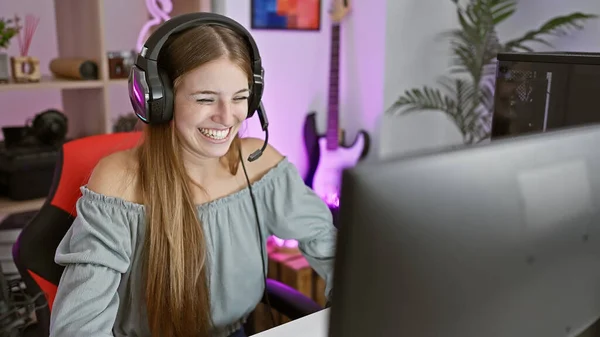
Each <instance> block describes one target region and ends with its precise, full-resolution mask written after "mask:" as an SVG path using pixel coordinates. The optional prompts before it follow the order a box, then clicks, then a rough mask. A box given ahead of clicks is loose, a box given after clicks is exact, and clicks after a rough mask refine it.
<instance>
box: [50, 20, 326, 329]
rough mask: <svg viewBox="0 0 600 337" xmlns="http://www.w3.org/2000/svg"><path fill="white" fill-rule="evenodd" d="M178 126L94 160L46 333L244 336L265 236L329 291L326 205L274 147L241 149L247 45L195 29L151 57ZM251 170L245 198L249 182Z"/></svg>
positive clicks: (223, 32) (250, 142)
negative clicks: (291, 244)
mask: <svg viewBox="0 0 600 337" xmlns="http://www.w3.org/2000/svg"><path fill="white" fill-rule="evenodd" d="M158 65H159V67H160V68H161V69H162V70H164V71H165V72H166V74H167V75H168V78H170V79H172V80H173V87H174V93H175V96H174V117H173V120H172V121H171V122H169V123H166V124H158V125H146V126H145V132H144V137H143V142H142V143H141V144H140V145H139V146H138V147H136V148H134V149H131V150H128V151H122V152H117V153H115V154H113V155H110V156H108V157H106V158H104V159H102V160H101V161H100V162H99V163H98V165H97V166H96V168H95V169H94V171H93V173H92V176H91V177H90V179H89V182H88V183H87V185H86V186H83V187H82V188H81V190H82V193H83V195H82V197H81V198H80V199H79V200H78V202H77V218H76V219H75V222H74V224H73V226H72V227H71V229H70V230H69V232H68V233H67V235H66V236H65V237H64V239H63V240H62V242H61V244H60V246H59V247H58V249H57V252H56V257H55V260H56V262H57V263H58V264H61V265H64V266H65V267H66V268H65V270H64V273H63V276H62V279H61V281H60V285H59V289H58V293H57V296H56V299H55V302H54V305H53V310H52V322H51V327H50V330H51V336H55V337H65V336H85V337H92V336H113V335H114V336H160V337H169V336H178V337H183V336H190V337H191V336H244V332H243V330H242V324H243V322H244V320H245V318H246V317H247V316H248V314H250V312H252V310H253V309H254V308H255V306H256V305H257V304H258V302H259V301H260V299H261V297H262V295H263V289H264V279H263V278H264V274H263V260H264V262H265V263H266V261H267V257H266V252H265V249H262V247H261V244H260V242H259V239H258V235H259V234H258V233H259V229H258V226H257V223H256V215H255V211H254V206H253V202H252V199H251V197H250V193H251V192H252V193H253V195H254V197H255V200H256V206H257V207H256V208H257V213H258V217H259V219H260V228H261V229H262V230H261V232H262V239H263V242H265V241H266V238H267V237H268V236H269V235H271V234H274V235H277V236H278V237H281V238H285V239H296V240H298V241H299V244H300V246H299V247H300V249H301V251H302V253H303V254H304V255H305V257H306V258H307V259H308V261H309V262H310V264H311V265H312V267H313V268H314V269H315V270H316V271H317V272H318V273H319V274H320V275H321V276H323V277H324V278H325V280H326V281H327V289H326V294H327V295H329V293H330V290H331V283H332V271H333V270H332V267H333V258H334V250H335V248H334V247H335V239H336V231H335V228H334V227H333V224H332V219H331V213H330V211H329V209H328V207H327V206H326V205H325V203H324V202H323V201H321V199H320V198H318V197H317V196H316V195H315V194H314V193H313V192H312V190H310V189H309V188H307V187H306V186H305V184H304V182H303V180H302V179H301V177H300V176H299V174H298V172H297V171H296V169H295V167H294V166H293V165H292V164H291V163H290V162H288V160H287V159H286V158H285V157H284V156H282V155H281V154H280V153H279V152H278V151H277V150H275V149H274V148H272V147H270V146H269V147H268V148H267V149H266V151H265V152H264V154H263V155H262V156H261V157H260V159H258V160H256V161H252V162H248V161H247V158H248V155H249V154H250V153H252V152H253V151H254V150H256V149H257V148H260V147H261V146H262V140H259V139H252V138H244V139H242V138H240V137H239V135H238V131H239V129H240V125H241V124H242V122H243V121H244V120H245V118H246V116H247V113H248V98H249V94H250V92H251V90H252V87H251V85H250V84H249V83H252V71H251V68H250V67H251V56H250V52H249V49H248V46H247V44H246V41H245V40H244V39H243V38H242V37H241V36H239V35H238V34H237V33H235V32H234V31H232V30H230V29H229V28H226V27H223V26H217V25H203V26H198V27H195V28H190V29H188V30H186V31H184V32H182V33H178V34H177V35H174V36H172V37H170V38H169V40H168V41H167V44H166V45H165V46H164V47H163V48H162V50H161V53H160V55H159V58H158ZM244 170H246V172H247V174H248V177H249V179H250V182H251V186H252V191H250V190H249V189H248V186H247V181H246V178H245V176H244Z"/></svg>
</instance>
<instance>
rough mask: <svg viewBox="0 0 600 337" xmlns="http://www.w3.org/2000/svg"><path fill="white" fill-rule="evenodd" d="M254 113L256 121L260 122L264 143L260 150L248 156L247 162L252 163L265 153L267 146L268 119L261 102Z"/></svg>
mask: <svg viewBox="0 0 600 337" xmlns="http://www.w3.org/2000/svg"><path fill="white" fill-rule="evenodd" d="M256 113H257V114H258V119H259V120H260V125H261V128H262V130H263V131H264V132H265V142H264V143H263V146H262V147H261V148H260V149H258V150H256V151H254V152H252V154H250V155H249V156H248V161H249V162H253V161H255V160H256V159H258V158H260V156H262V154H263V152H265V150H266V149H267V146H268V145H269V119H268V118H267V113H266V112H265V107H264V106H263V104H262V102H260V104H259V105H258V109H256Z"/></svg>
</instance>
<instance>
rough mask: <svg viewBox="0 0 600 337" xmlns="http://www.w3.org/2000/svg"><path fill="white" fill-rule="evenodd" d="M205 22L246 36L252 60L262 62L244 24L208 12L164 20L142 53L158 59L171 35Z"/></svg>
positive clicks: (144, 55) (153, 59)
mask: <svg viewBox="0 0 600 337" xmlns="http://www.w3.org/2000/svg"><path fill="white" fill-rule="evenodd" d="M204 24H211V25H221V26H225V27H227V28H229V29H232V30H233V31H235V32H236V33H238V34H239V35H240V36H242V37H244V40H245V41H246V43H247V44H248V47H249V48H250V52H251V53H252V60H253V61H254V62H256V61H259V62H260V54H259V53H258V47H257V46H256V43H255V42H254V39H253V38H252V37H251V35H250V32H248V30H246V28H244V26H242V25H240V24H239V23H238V22H237V21H235V20H232V19H230V18H228V17H226V16H224V15H220V14H215V13H208V12H199V13H186V14H182V15H179V16H176V17H173V18H172V19H170V20H168V21H166V22H164V23H163V24H162V25H161V26H159V27H158V29H157V30H156V31H154V33H153V34H152V35H150V37H149V38H148V40H146V43H144V47H143V48H142V51H141V55H142V56H143V57H144V58H146V59H147V60H152V61H156V60H158V55H159V53H160V50H161V49H162V47H163V46H164V44H165V43H166V42H167V40H168V39H169V37H170V36H171V35H173V34H176V33H178V32H181V31H184V30H186V29H189V28H193V27H197V26H200V25H204Z"/></svg>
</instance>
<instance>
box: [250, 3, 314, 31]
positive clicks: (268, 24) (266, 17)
mask: <svg viewBox="0 0 600 337" xmlns="http://www.w3.org/2000/svg"><path fill="white" fill-rule="evenodd" d="M250 12H251V18H250V22H251V27H252V29H271V30H307V31H317V30H320V29H321V0H251V11H250Z"/></svg>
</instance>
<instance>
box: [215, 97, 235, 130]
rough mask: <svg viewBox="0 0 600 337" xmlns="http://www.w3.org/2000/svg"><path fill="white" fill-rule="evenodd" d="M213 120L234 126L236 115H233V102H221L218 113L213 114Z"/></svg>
mask: <svg viewBox="0 0 600 337" xmlns="http://www.w3.org/2000/svg"><path fill="white" fill-rule="evenodd" d="M212 120H213V121H214V122H215V123H219V124H221V125H223V126H232V125H233V124H234V123H235V117H234V115H233V106H232V105H231V103H228V102H221V103H219V107H218V109H217V113H216V114H215V115H214V116H213V118H212Z"/></svg>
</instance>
